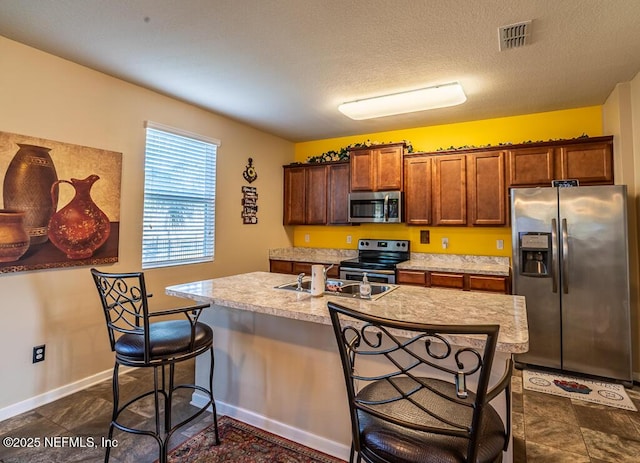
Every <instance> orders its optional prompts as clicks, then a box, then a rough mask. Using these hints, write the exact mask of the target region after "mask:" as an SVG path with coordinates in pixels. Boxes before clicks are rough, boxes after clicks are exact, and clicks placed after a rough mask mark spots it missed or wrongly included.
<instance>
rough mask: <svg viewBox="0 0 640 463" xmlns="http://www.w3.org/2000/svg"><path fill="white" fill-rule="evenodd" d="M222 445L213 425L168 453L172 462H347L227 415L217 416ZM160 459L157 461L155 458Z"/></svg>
mask: <svg viewBox="0 0 640 463" xmlns="http://www.w3.org/2000/svg"><path fill="white" fill-rule="evenodd" d="M218 429H219V433H220V445H215V434H214V431H213V425H211V426H209V427H208V428H207V429H204V430H203V431H201V432H200V433H199V434H197V435H195V436H193V437H192V438H190V439H189V440H187V441H185V442H184V443H182V444H181V445H179V446H178V447H177V448H175V449H174V450H172V451H171V452H170V453H169V461H171V462H172V463H205V462H206V463H213V462H224V461H229V462H231V461H233V462H235V463H275V462H286V463H344V462H343V460H340V459H338V458H334V457H332V456H330V455H327V454H325V453H322V452H318V451H317V450H313V449H310V448H309V447H305V446H303V445H300V444H297V443H295V442H292V441H290V440H288V439H284V438H282V437H279V436H276V435H275V434H271V433H269V432H266V431H263V430H261V429H258V428H255V427H253V426H250V425H248V424H246V423H243V422H241V421H237V420H234V419H233V418H230V417H228V416H221V417H219V418H218ZM156 463H157V462H156Z"/></svg>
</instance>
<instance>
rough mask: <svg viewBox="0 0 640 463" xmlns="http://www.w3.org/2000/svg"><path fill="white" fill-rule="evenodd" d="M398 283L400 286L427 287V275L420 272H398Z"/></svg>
mask: <svg viewBox="0 0 640 463" xmlns="http://www.w3.org/2000/svg"><path fill="white" fill-rule="evenodd" d="M396 283H398V284H399V285H418V286H425V285H426V284H427V273H426V272H423V271H420V270H398V271H397V272H396Z"/></svg>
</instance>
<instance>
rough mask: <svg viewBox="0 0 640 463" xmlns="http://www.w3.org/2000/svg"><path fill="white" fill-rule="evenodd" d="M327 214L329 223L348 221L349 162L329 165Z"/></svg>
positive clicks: (344, 222)
mask: <svg viewBox="0 0 640 463" xmlns="http://www.w3.org/2000/svg"><path fill="white" fill-rule="evenodd" d="M327 193H328V198H329V199H328V205H327V209H328V210H327V215H328V219H329V220H328V221H329V223H330V224H333V225H336V224H347V223H349V164H335V165H331V166H329V189H328V192H327Z"/></svg>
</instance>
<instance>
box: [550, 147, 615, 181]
mask: <svg viewBox="0 0 640 463" xmlns="http://www.w3.org/2000/svg"><path fill="white" fill-rule="evenodd" d="M558 160H559V162H558V163H557V164H556V166H557V168H556V173H559V175H560V177H559V178H560V179H578V180H579V181H580V185H599V184H613V149H612V142H608V143H607V142H602V143H585V144H575V145H567V146H561V147H560V148H558ZM556 178H558V177H556Z"/></svg>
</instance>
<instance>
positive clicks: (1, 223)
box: [0, 209, 29, 262]
mask: <svg viewBox="0 0 640 463" xmlns="http://www.w3.org/2000/svg"><path fill="white" fill-rule="evenodd" d="M24 216H25V213H24V212H23V211H15V210H10V209H0V262H14V261H16V260H18V259H20V258H21V257H22V256H23V255H24V253H25V252H27V249H29V234H28V233H27V230H26V229H25V227H24Z"/></svg>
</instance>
